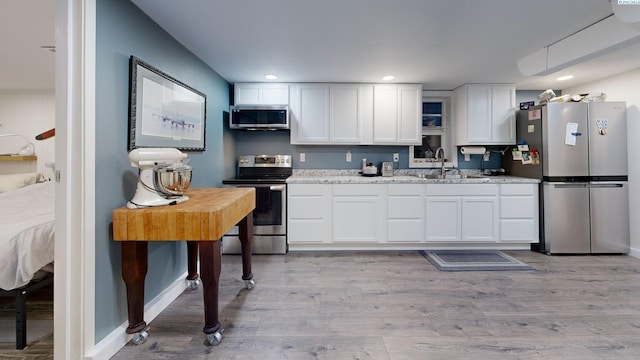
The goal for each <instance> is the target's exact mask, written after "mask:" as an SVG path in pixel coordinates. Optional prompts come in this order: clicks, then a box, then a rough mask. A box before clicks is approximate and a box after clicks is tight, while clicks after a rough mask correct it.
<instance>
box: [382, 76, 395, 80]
mask: <svg viewBox="0 0 640 360" xmlns="http://www.w3.org/2000/svg"><path fill="white" fill-rule="evenodd" d="M393 79H395V76H393V75H386V76H383V77H382V80H384V81H389V80H393Z"/></svg>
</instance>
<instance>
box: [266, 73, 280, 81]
mask: <svg viewBox="0 0 640 360" xmlns="http://www.w3.org/2000/svg"><path fill="white" fill-rule="evenodd" d="M264 78H265V79H267V80H278V76H277V75H273V74H267V75H265V76H264Z"/></svg>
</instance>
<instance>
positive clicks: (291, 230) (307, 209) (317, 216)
mask: <svg viewBox="0 0 640 360" xmlns="http://www.w3.org/2000/svg"><path fill="white" fill-rule="evenodd" d="M287 191H288V195H287V197H288V208H287V217H288V222H287V238H288V242H289V244H290V245H291V244H300V243H302V244H309V243H312V244H322V243H331V242H332V239H331V221H332V219H331V185H325V184H291V185H288V186H287Z"/></svg>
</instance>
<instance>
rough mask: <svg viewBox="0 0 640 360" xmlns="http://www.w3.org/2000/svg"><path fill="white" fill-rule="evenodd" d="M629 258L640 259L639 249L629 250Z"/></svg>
mask: <svg viewBox="0 0 640 360" xmlns="http://www.w3.org/2000/svg"><path fill="white" fill-rule="evenodd" d="M629 256H633V257H634V258H638V259H640V249H634V248H631V249H629Z"/></svg>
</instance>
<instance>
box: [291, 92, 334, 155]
mask: <svg viewBox="0 0 640 360" xmlns="http://www.w3.org/2000/svg"><path fill="white" fill-rule="evenodd" d="M291 88H292V93H293V96H292V97H291V104H290V105H291V106H290V107H291V112H290V113H289V121H290V123H291V143H292V144H328V143H329V136H330V133H329V126H330V122H329V118H330V109H329V106H330V100H329V85H328V84H295V85H292V86H291Z"/></svg>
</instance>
